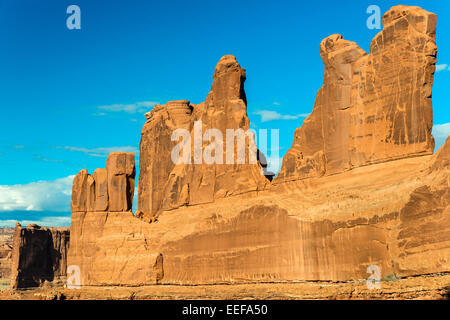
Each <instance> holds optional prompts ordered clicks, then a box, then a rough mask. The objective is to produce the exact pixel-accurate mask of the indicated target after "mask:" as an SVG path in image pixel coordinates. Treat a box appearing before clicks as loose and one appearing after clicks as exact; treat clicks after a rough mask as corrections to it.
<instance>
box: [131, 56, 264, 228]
mask: <svg viewBox="0 0 450 320" xmlns="http://www.w3.org/2000/svg"><path fill="white" fill-rule="evenodd" d="M245 78H246V74H245V70H244V69H243V68H241V66H240V65H239V63H238V62H237V61H236V58H235V57H234V56H231V55H227V56H224V57H222V58H221V59H220V61H219V62H218V64H217V66H216V68H215V72H214V76H213V83H212V86H211V91H210V93H209V94H208V96H207V97H206V101H205V102H203V103H201V104H198V105H193V104H190V102H189V101H185V100H180V101H170V102H168V103H167V104H166V105H163V106H159V105H158V106H155V107H154V109H153V110H152V111H151V112H149V113H148V114H147V115H146V117H147V119H148V120H147V122H146V123H145V125H144V127H143V129H142V139H141V143H140V159H139V185H138V192H139V194H138V211H139V213H138V214H137V216H139V217H140V218H142V219H144V220H145V221H153V220H154V219H155V217H156V216H157V214H158V212H160V211H162V210H168V209H176V208H179V207H181V206H186V205H198V204H201V203H211V202H214V201H215V200H217V199H220V198H224V197H228V196H235V195H239V194H243V193H248V192H255V191H259V190H262V189H264V188H265V187H266V186H267V185H268V182H269V181H268V180H267V178H266V177H265V176H264V172H263V171H262V166H261V164H260V163H259V162H258V161H254V163H252V162H250V160H249V158H250V152H254V154H255V155H257V152H256V145H255V144H254V139H253V137H252V136H247V137H245V139H246V140H245V141H246V142H245V143H246V147H245V150H244V151H245V163H239V162H238V155H237V152H238V150H237V149H238V147H237V146H235V147H234V148H233V150H231V149H230V148H229V149H227V148H228V145H227V143H223V144H221V145H220V146H219V147H220V149H221V150H222V155H218V159H220V160H221V161H220V162H221V163H220V164H218V163H217V161H216V160H215V159H213V160H215V162H214V163H208V162H207V161H205V157H204V156H203V153H202V152H203V150H204V148H205V146H206V145H209V144H210V143H211V142H213V141H219V140H215V139H216V138H215V137H214V138H213V137H212V136H211V137H208V129H216V130H218V131H219V132H220V134H221V135H222V138H223V140H225V139H226V134H227V129H233V130H235V129H241V130H242V132H246V131H247V130H248V129H249V122H250V121H249V119H248V116H247V100H246V96H245V91H244V81H245ZM195 123H201V124H199V125H198V127H196V125H195ZM177 129H185V130H187V132H189V136H188V139H190V147H189V149H190V150H191V151H190V153H191V154H190V156H189V159H190V160H189V163H186V162H183V163H174V161H173V159H172V158H171V153H172V150H174V147H175V146H176V145H177V144H179V143H180V142H179V140H175V141H172V139H171V136H172V133H173V132H174V131H175V130H177ZM205 135H206V137H205ZM196 138H197V139H198V138H199V139H200V140H199V141H200V142H199V143H200V148H201V149H202V150H201V151H200V153H199V152H198V151H196V150H198V148H197V149H195V148H196V145H195V142H194V141H195V139H196ZM233 139H234V138H233ZM205 140H206V142H205ZM235 141H236V142H235V143H232V145H237V143H238V140H237V139H236V140H235ZM251 150H253V151H251ZM227 152H228V153H230V154H231V155H232V156H233V157H234V160H233V162H232V163H231V164H230V163H229V162H227ZM211 154H212V155H215V153H214V152H211ZM255 160H257V159H256V157H255Z"/></svg>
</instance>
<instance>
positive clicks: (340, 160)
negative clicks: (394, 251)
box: [274, 6, 437, 183]
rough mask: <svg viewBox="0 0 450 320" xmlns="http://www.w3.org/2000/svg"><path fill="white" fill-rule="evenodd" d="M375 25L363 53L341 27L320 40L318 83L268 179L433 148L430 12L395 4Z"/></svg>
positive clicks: (317, 174)
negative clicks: (379, 24) (310, 106)
mask: <svg viewBox="0 0 450 320" xmlns="http://www.w3.org/2000/svg"><path fill="white" fill-rule="evenodd" d="M383 25H384V29H383V31H381V32H380V33H379V34H378V35H377V36H376V37H375V38H374V39H373V40H372V43H371V46H370V54H366V53H365V52H364V50H362V49H361V48H360V47H358V46H357V45H356V44H355V43H354V42H351V41H347V40H344V39H343V37H342V36H341V35H337V34H335V35H332V36H329V37H328V38H326V39H324V40H323V41H322V43H321V44H320V55H321V57H322V60H323V63H324V65H325V75H324V82H323V86H322V88H321V89H320V90H319V91H318V93H317V97H316V102H315V105H314V109H313V111H312V113H311V115H310V116H309V117H307V118H306V119H305V121H304V122H303V125H302V127H301V128H298V129H297V130H296V131H295V137H294V142H293V144H292V148H291V149H290V150H289V151H288V152H287V153H286V155H285V157H284V158H283V164H282V168H281V171H280V173H279V175H278V176H277V177H276V179H275V181H274V182H275V183H280V182H282V181H288V180H296V179H304V178H309V177H320V176H323V175H328V174H335V173H339V172H343V171H346V170H349V169H352V168H355V167H359V166H363V165H368V164H373V163H378V162H383V161H389V160H393V159H400V158H405V157H411V156H416V155H423V154H431V153H432V152H433V149H434V139H433V137H432V135H431V129H432V126H433V113H432V104H431V89H432V85H433V74H434V71H435V63H436V53H437V47H436V45H435V32H436V15H435V14H433V13H429V12H427V11H425V10H422V9H420V8H418V7H406V6H396V7H393V8H392V9H391V10H389V11H388V12H386V14H385V15H384V16H383Z"/></svg>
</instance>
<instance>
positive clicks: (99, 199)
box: [71, 152, 136, 212]
mask: <svg viewBox="0 0 450 320" xmlns="http://www.w3.org/2000/svg"><path fill="white" fill-rule="evenodd" d="M135 175H136V169H135V166H134V153H126V152H111V153H110V154H109V156H108V159H107V161H106V169H97V170H95V172H94V174H93V175H92V176H91V175H89V174H88V172H87V170H86V169H84V170H81V171H80V172H78V174H77V175H76V176H75V178H74V181H73V187H72V202H71V211H72V212H86V211H96V212H97V211H112V212H122V211H131V208H132V206H133V195H134V185H135V183H134V177H135Z"/></svg>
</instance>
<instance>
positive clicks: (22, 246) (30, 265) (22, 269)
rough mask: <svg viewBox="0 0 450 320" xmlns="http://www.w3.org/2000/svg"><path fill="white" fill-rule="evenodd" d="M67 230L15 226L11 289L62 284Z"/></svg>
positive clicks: (65, 267) (67, 238) (68, 235)
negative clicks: (53, 283) (46, 283)
mask: <svg viewBox="0 0 450 320" xmlns="http://www.w3.org/2000/svg"><path fill="white" fill-rule="evenodd" d="M69 238H70V232H69V228H41V227H40V226H38V225H28V226H27V227H26V228H23V227H22V226H21V225H20V224H17V225H16V229H15V232H14V240H13V251H12V263H11V284H10V286H11V288H14V289H17V288H27V287H37V286H40V285H42V284H43V283H44V282H45V281H48V282H55V283H58V282H61V281H64V280H65V277H66V271H67V253H68V251H69Z"/></svg>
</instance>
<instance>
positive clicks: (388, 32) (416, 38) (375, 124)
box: [68, 6, 450, 285]
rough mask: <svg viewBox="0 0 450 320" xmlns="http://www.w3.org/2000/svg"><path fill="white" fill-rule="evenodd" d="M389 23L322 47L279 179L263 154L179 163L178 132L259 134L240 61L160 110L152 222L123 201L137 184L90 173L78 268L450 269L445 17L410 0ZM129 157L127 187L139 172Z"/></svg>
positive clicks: (151, 279) (110, 278) (151, 147)
mask: <svg viewBox="0 0 450 320" xmlns="http://www.w3.org/2000/svg"><path fill="white" fill-rule="evenodd" d="M383 19H384V30H383V31H382V32H380V33H379V34H378V35H377V36H376V37H375V39H374V41H373V42H372V47H371V53H370V54H366V53H365V52H364V51H363V50H361V49H360V48H359V47H358V46H357V45H356V44H354V43H352V42H349V41H346V40H344V39H343V38H342V37H341V36H339V35H333V36H330V37H328V38H327V39H325V40H324V41H322V44H321V55H322V59H323V61H324V64H325V79H324V84H323V87H322V88H321V89H320V90H319V93H318V95H317V100H316V104H315V106H314V110H313V112H312V114H311V116H310V117H308V118H307V119H306V120H305V122H304V125H303V126H302V127H301V128H299V129H297V131H296V134H295V139H294V143H293V147H292V149H291V150H290V151H289V152H288V153H287V155H286V156H285V159H284V160H283V168H282V171H281V173H280V175H279V176H278V177H277V178H276V180H275V181H274V183H272V184H270V183H269V182H268V181H267V179H266V178H265V177H264V176H263V175H261V165H260V164H259V163H255V164H236V165H228V164H226V163H225V164H222V165H219V164H208V163H201V164H196V163H195V162H194V160H193V162H191V163H189V164H187V163H179V164H175V163H174V162H173V161H172V159H171V150H173V148H174V147H175V145H176V144H177V143H178V142H179V141H172V139H171V134H172V132H173V130H175V129H179V128H183V129H185V130H186V131H187V132H188V136H189V137H191V138H192V137H193V136H195V134H196V132H195V131H196V128H195V123H196V121H200V120H201V121H202V125H203V127H202V128H201V130H200V132H201V133H200V134H201V135H203V134H205V133H206V130H207V129H210V128H219V129H220V130H226V129H236V128H242V129H246V128H248V117H247V115H246V106H245V104H246V102H245V101H246V98H245V94H244V90H243V80H244V79H245V72H244V70H243V69H242V68H241V67H240V66H239V64H238V63H237V62H236V60H235V58H234V57H231V56H225V57H223V58H222V59H221V60H220V61H219V64H218V65H217V67H216V70H215V74H214V77H213V85H212V89H211V92H210V94H209V95H208V97H207V99H206V101H205V102H204V103H201V104H199V105H191V104H190V103H189V102H188V101H184V100H183V101H172V102H169V103H167V104H166V105H165V106H156V107H155V108H154V109H153V110H152V111H151V112H150V113H149V114H147V119H148V121H147V122H146V124H145V125H144V128H143V130H142V140H141V153H140V176H139V187H138V189H139V190H138V191H139V195H138V203H139V206H138V209H139V212H138V213H137V214H136V215H137V216H138V217H139V218H141V219H138V218H137V217H135V216H133V214H132V212H131V211H130V210H128V209H129V207H127V206H125V205H124V204H127V203H130V199H132V191H133V190H132V189H131V188H128V187H124V186H125V185H131V182H122V183H120V184H117V185H121V186H122V187H120V188H118V189H117V192H116V193H115V194H114V196H113V198H114V199H111V197H112V193H110V188H111V187H110V184H108V183H106V182H105V181H107V179H106V178H103V180H97V179H100V178H98V177H100V173H99V174H98V177H97V178H96V175H95V174H94V176H93V177H91V178H89V177H90V176H89V175H88V174H87V172H84V171H82V172H80V173H79V174H78V175H77V178H76V179H75V181H74V189H73V191H74V192H73V194H72V211H73V215H72V224H71V246H70V253H69V262H68V263H69V264H74V265H78V266H79V267H80V270H81V284H82V285H145V284H154V283H162V284H205V283H209V284H214V283H241V282H279V281H280V282H282V281H298V280H331V281H345V280H358V279H367V277H368V276H369V275H368V274H367V268H368V267H369V266H373V265H375V266H378V267H379V268H380V269H381V275H382V277H388V276H390V275H393V274H395V275H396V276H400V277H406V276H415V275H421V274H429V273H440V272H450V227H449V226H450V192H449V188H450V161H449V153H450V151H449V150H450V142H449V141H447V143H446V144H445V145H444V146H443V147H442V148H441V150H439V151H438V152H437V153H436V154H435V155H431V152H432V150H433V147H434V142H433V138H432V136H431V126H432V110H431V85H432V81H433V72H434V63H435V61H436V60H435V59H436V46H435V44H434V37H435V35H434V31H435V23H436V18H435V15H433V14H431V13H428V12H426V11H424V10H422V9H420V8H416V7H404V6H397V7H394V8H392V9H391V10H389V11H388V12H387V13H386V14H385V15H384V18H383ZM251 142H252V141H251V140H249V141H248V144H247V146H248V147H249V146H250V145H251ZM202 146H204V145H203V143H202ZM190 147H191V148H190V150H191V152H190V153H191V154H190V155H191V156H192V157H193V158H194V157H195V148H194V146H192V145H191V146H190ZM188 153H189V152H188ZM234 156H236V154H234ZM121 157H123V156H121ZM224 157H225V156H224ZM126 159H127V160H126V161H125V163H126V164H127V165H124V166H123V167H124V168H127V169H123V170H120V172H122V173H121V174H122V175H123V177H122V178H121V179H122V180H123V181H128V180H127V179H131V177H132V176H133V175H132V172H134V169H133V170H132V168H131V166H128V164H131V163H132V162H131V159H129V158H126ZM108 162H111V161H110V159H108ZM108 162H107V163H108ZM349 169H352V170H349ZM96 172H97V171H96ZM130 173H131V175H130ZM108 176H109V169H108V164H107V170H106V173H105V172H103V177H108ZM97 181H103V182H101V183H99V182H97ZM100 184H102V185H104V188H107V190H108V191H107V192H106V193H105V192H104V191H102V192H100V191H97V186H98V185H100ZM112 185H115V184H112ZM254 191H257V192H254ZM104 194H105V195H106V194H108V196H103V195H104ZM99 195H102V196H100V198H101V199H102V200H97V199H98V196H99ZM92 199H95V201H94V200H92ZM106 199H109V200H106ZM115 199H120V204H118V205H117V206H114V208H119V209H122V210H113V209H112V208H113V207H111V201H116V200H115ZM97 203H101V205H100V207H99V206H98V205H97ZM107 204H108V205H107ZM96 208H98V209H96ZM125 209H127V210H125ZM156 218H157V219H156ZM149 221H151V222H153V223H148V222H149Z"/></svg>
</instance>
